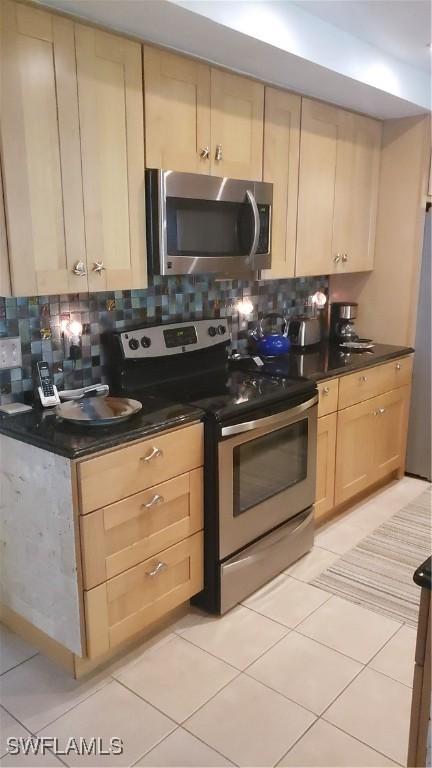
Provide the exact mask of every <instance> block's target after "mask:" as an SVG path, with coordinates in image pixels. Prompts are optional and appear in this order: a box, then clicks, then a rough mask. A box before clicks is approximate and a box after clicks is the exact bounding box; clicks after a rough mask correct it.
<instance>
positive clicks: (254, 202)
mask: <svg viewBox="0 0 432 768" xmlns="http://www.w3.org/2000/svg"><path fill="white" fill-rule="evenodd" d="M272 201H273V185H272V184H269V183H267V182H261V181H240V180H238V179H228V178H218V177H216V176H206V175H203V174H199V173H179V172H177V171H166V170H156V169H148V170H146V205H147V216H146V220H147V252H148V262H149V271H150V273H151V274H154V275H190V274H205V273H216V274H218V275H220V276H224V277H241V276H246V275H248V276H250V275H251V273H253V272H256V271H258V270H260V269H268V268H269V267H270V266H271V252H270V249H271V219H272Z"/></svg>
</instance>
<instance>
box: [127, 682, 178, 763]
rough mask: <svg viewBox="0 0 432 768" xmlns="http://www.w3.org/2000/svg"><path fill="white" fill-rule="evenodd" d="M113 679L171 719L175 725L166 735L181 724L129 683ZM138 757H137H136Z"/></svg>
mask: <svg viewBox="0 0 432 768" xmlns="http://www.w3.org/2000/svg"><path fill="white" fill-rule="evenodd" d="M114 680H115V682H116V683H118V684H119V685H121V686H122V687H123V688H125V689H126V690H127V691H129V693H133V694H134V696H137V697H138V699H141V701H144V702H145V703H146V704H148V705H149V706H150V707H153V709H155V710H156V711H157V712H159V714H160V715H163V716H164V717H166V718H167V719H168V720H171V722H172V723H173V724H174V725H175V728H173V729H172V730H171V731H170V732H169V733H167V736H169V735H170V733H172V732H173V731H175V730H176V729H177V727H178V726H179V725H181V723H179V722H178V720H174V718H173V717H172V716H171V715H167V713H166V712H164V711H163V709H160V707H158V706H156V704H153V703H152V702H151V701H149V699H146V698H145V697H144V696H142V695H141V694H140V693H138V692H137V691H134V690H133V688H130V687H129V685H126V683H124V682H123V680H117V679H116V678H114ZM164 738H166V736H164ZM138 759H139V758H138Z"/></svg>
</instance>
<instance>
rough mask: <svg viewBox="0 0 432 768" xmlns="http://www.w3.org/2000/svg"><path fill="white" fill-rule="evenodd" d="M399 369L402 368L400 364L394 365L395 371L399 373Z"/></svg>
mask: <svg viewBox="0 0 432 768" xmlns="http://www.w3.org/2000/svg"><path fill="white" fill-rule="evenodd" d="M401 368H402V366H401V364H400V363H396V370H397V371H400V369H401Z"/></svg>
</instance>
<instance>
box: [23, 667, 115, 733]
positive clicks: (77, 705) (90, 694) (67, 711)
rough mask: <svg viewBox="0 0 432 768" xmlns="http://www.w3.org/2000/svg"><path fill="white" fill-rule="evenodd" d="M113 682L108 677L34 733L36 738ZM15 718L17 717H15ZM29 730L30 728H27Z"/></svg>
mask: <svg viewBox="0 0 432 768" xmlns="http://www.w3.org/2000/svg"><path fill="white" fill-rule="evenodd" d="M44 658H45V657H44ZM113 680H114V678H112V677H111V678H110V677H109V676H108V677H107V679H106V682H104V683H103V685H101V686H100V687H99V688H97V689H96V690H95V691H92V692H91V693H89V694H88V696H84V698H83V699H80V700H79V701H78V702H76V703H75V704H72V706H71V707H68V709H65V711H64V712H62V713H61V714H60V715H59V716H58V717H55V718H54V720H50V721H49V723H46V724H45V725H42V726H41V728H39V729H38V730H37V731H35V732H34V733H35V735H36V736H39V734H40V732H41V731H43V730H44V728H48V727H49V726H51V725H53V723H56V722H57V720H60V718H61V717H63V716H64V715H67V714H69V712H72V710H73V709H76V707H79V705H80V704H83V703H84V702H85V701H87V699H91V697H92V696H95V694H96V693H99V691H101V690H102V688H105V687H106V686H107V685H110V683H112V682H113ZM14 717H15V716H14ZM15 719H16V718H15ZM25 727H26V726H25ZM27 730H28V728H27Z"/></svg>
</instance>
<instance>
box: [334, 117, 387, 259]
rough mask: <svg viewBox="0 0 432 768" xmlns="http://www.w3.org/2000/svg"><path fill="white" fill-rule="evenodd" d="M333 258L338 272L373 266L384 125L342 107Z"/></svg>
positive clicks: (339, 121)
mask: <svg viewBox="0 0 432 768" xmlns="http://www.w3.org/2000/svg"><path fill="white" fill-rule="evenodd" d="M338 124H339V130H340V140H339V141H338V148H337V150H338V151H337V164H336V183H335V207H334V220H333V258H334V259H338V257H339V260H338V261H333V263H334V265H335V267H334V269H333V271H335V272H343V271H346V272H360V271H365V270H368V269H372V268H373V264H374V248H375V223H376V214H377V204H378V182H379V165H380V151H381V133H382V126H381V123H380V122H378V121H377V120H371V119H370V118H369V117H363V116H362V115H355V114H354V113H353V112H346V111H344V110H342V109H339V110H338Z"/></svg>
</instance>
